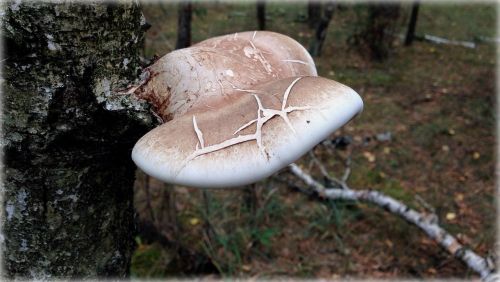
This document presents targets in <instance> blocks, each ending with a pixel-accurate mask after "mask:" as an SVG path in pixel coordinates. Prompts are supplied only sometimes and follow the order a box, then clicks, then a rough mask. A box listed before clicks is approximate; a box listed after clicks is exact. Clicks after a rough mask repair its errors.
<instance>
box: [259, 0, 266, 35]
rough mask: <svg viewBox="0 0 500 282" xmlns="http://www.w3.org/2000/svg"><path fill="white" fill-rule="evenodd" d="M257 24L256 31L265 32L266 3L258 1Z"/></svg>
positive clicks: (263, 0) (262, 0)
mask: <svg viewBox="0 0 500 282" xmlns="http://www.w3.org/2000/svg"><path fill="white" fill-rule="evenodd" d="M257 22H258V25H259V27H258V29H259V30H265V29H266V1H265V0H258V1H257Z"/></svg>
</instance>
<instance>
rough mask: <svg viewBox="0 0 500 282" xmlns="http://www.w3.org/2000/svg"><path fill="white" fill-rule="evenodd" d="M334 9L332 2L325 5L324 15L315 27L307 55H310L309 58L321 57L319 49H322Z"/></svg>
mask: <svg viewBox="0 0 500 282" xmlns="http://www.w3.org/2000/svg"><path fill="white" fill-rule="evenodd" d="M334 9H335V5H334V4H333V3H332V2H328V3H326V5H325V11H324V14H323V16H322V17H321V20H320V21H319V23H318V25H317V27H316V32H315V35H314V38H313V41H312V43H311V47H310V48H309V53H311V56H314V57H319V56H321V49H322V48H323V44H324V43H325V39H326V33H327V31H328V25H329V24H330V21H331V20H332V16H333V11H334Z"/></svg>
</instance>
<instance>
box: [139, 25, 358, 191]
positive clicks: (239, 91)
mask: <svg viewBox="0 0 500 282" xmlns="http://www.w3.org/2000/svg"><path fill="white" fill-rule="evenodd" d="M146 71H147V72H148V73H149V75H150V76H149V79H148V80H147V81H146V82H145V83H144V84H143V85H141V86H140V87H139V88H137V91H136V94H137V95H139V97H142V98H145V99H147V100H149V101H150V102H151V103H152V104H153V105H154V106H155V109H156V110H157V114H158V115H159V116H160V117H161V118H162V119H163V120H164V121H166V123H164V124H162V125H161V126H159V127H157V128H155V129H153V130H152V131H150V132H149V133H147V134H146V135H145V136H143V137H142V138H141V139H140V140H139V141H138V142H137V143H136V145H135V147H134V149H133V151H132V159H133V160H134V162H135V163H136V164H137V166H138V167H140V168H141V169H142V170H143V171H144V172H145V173H147V174H149V175H151V176H153V177H155V178H157V179H159V180H162V181H164V182H168V183H173V184H180V185H186V186H193V187H200V188H216V187H221V188H222V187H234V186H241V185H246V184H249V183H253V182H256V181H258V180H261V179H263V178H265V177H268V176H270V175H271V174H273V173H275V172H276V171H278V170H279V169H281V168H283V167H285V166H286V165H288V164H290V163H291V162H293V161H295V160H296V159H298V158H299V157H301V156H302V155H303V154H304V153H306V152H307V151H308V150H310V149H311V148H312V147H314V146H315V145H316V144H318V143H319V142H321V141H322V140H324V139H325V138H327V137H328V135H330V134H331V133H332V132H333V131H334V130H336V129H337V128H339V127H340V126H342V125H344V124H345V123H347V122H348V121H349V120H350V119H352V118H353V117H354V116H355V115H356V114H357V113H359V112H360V111H361V110H362V108H363V102H362V100H361V98H360V97H359V95H358V94H357V93H356V92H355V91H354V90H352V89H351V88H349V87H347V86H345V85H343V84H341V83H338V82H335V81H333V80H329V79H326V78H321V77H317V76H316V75H317V73H316V69H315V66H314V62H313V61H312V59H311V57H310V56H309V54H308V53H307V51H306V50H305V49H304V48H303V47H302V46H301V45H300V44H299V43H297V42H296V41H294V40H293V39H291V38H289V37H286V36H284V35H280V34H277V33H272V32H243V33H237V34H230V35H225V36H220V37H215V38H212V39H208V40H205V41H203V42H200V43H198V44H196V45H194V46H193V47H190V48H185V49H181V50H177V51H174V52H172V53H170V54H167V55H166V56H164V57H163V58H161V59H160V60H158V61H157V62H155V64H153V65H152V66H150V67H149V68H148V69H147V70H146Z"/></svg>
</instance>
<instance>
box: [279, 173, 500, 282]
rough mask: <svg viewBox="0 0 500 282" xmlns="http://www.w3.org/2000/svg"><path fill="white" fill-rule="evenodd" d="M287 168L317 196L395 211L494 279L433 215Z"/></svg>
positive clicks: (486, 278) (486, 277)
mask: <svg viewBox="0 0 500 282" xmlns="http://www.w3.org/2000/svg"><path fill="white" fill-rule="evenodd" d="M289 168H290V171H291V172H292V173H293V174H294V175H295V176H296V177H298V178H300V179H301V180H302V181H303V182H305V183H306V184H307V185H308V186H309V187H310V188H312V189H313V190H314V191H315V192H316V193H317V194H318V195H319V196H321V197H323V198H327V199H333V200H337V199H339V200H352V201H362V202H368V203H372V204H375V205H376V206H379V207H381V208H384V209H385V210H387V211H388V212H390V213H392V214H396V215H398V216H400V217H401V218H403V219H404V220H406V221H407V222H409V223H412V224H414V225H416V226H417V227H418V228H420V229H421V230H422V231H424V232H425V233H426V234H427V235H428V236H429V237H430V238H432V239H433V240H434V241H436V242H437V243H438V244H439V245H440V246H441V247H443V248H444V249H445V250H446V251H447V252H448V253H450V254H451V255H453V256H454V257H456V258H458V259H460V260H462V261H463V262H464V263H465V264H466V265H467V266H468V267H470V268H471V269H473V270H474V271H475V272H477V273H478V274H479V275H480V276H481V279H483V280H484V281H496V279H497V278H499V277H498V275H496V274H495V273H494V271H493V270H492V269H491V267H490V266H489V264H488V262H487V260H486V259H484V258H482V257H481V256H479V255H478V254H476V253H475V252H474V251H472V250H469V249H467V248H466V247H465V246H463V245H462V244H460V243H459V242H458V241H457V239H455V237H453V236H452V235H451V234H450V233H448V232H447V231H446V230H444V229H443V228H442V227H441V226H439V224H438V222H437V217H436V216H432V215H431V216H429V215H426V214H422V213H419V212H417V211H416V210H414V209H411V208H410V207H408V206H407V205H405V204H403V203H402V202H400V201H397V200H395V199H393V198H392V197H389V196H387V195H384V194H383V193H380V192H378V191H374V190H353V189H351V188H349V187H348V186H347V185H346V184H345V183H342V185H341V188H330V187H325V186H323V185H322V184H321V183H319V182H318V181H316V180H315V179H314V178H313V177H312V176H311V175H310V174H308V173H306V172H305V171H303V170H302V169H301V168H300V167H299V166H298V165H297V164H291V165H289Z"/></svg>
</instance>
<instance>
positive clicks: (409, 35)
mask: <svg viewBox="0 0 500 282" xmlns="http://www.w3.org/2000/svg"><path fill="white" fill-rule="evenodd" d="M419 6H420V2H419V1H415V2H413V5H412V7H411V16H410V22H409V23H408V30H407V32H406V37H405V45H406V46H410V45H411V43H412V42H413V39H414V38H415V28H416V27H417V18H418V8H419Z"/></svg>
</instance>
